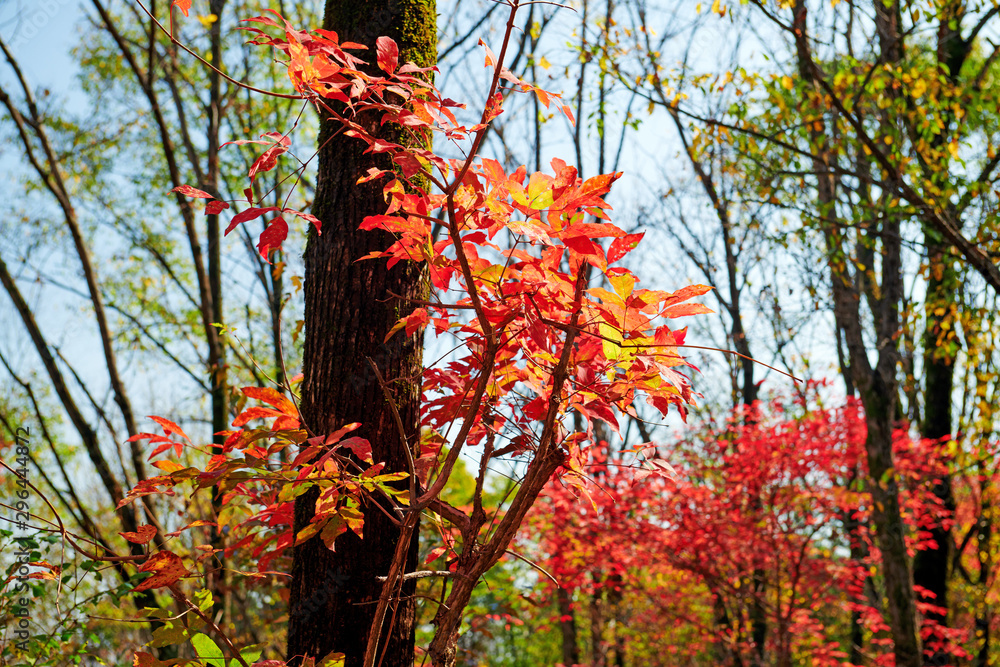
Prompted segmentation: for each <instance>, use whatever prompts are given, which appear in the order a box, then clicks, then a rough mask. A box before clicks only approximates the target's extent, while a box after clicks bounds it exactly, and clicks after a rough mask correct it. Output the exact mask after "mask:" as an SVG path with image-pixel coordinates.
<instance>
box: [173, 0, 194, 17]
mask: <svg viewBox="0 0 1000 667" xmlns="http://www.w3.org/2000/svg"><path fill="white" fill-rule="evenodd" d="M174 7H177V9H179V10H181V11H182V12H184V16H187V15H188V11H190V10H191V0H174Z"/></svg>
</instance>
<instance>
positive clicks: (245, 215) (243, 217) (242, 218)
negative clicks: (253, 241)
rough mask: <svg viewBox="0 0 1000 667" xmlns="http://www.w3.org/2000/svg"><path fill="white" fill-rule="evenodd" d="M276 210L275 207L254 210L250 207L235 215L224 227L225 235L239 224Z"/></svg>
mask: <svg viewBox="0 0 1000 667" xmlns="http://www.w3.org/2000/svg"><path fill="white" fill-rule="evenodd" d="M277 210H278V207H277V206H265V207H263V208H255V207H253V206H251V207H250V208H248V209H247V210H245V211H241V212H240V213H237V214H236V215H234V216H233V219H232V221H231V222H230V223H229V226H228V227H226V234H228V233H229V232H231V231H233V230H234V229H236V226H237V225H239V224H241V223H244V222H249V221H250V220H256V219H257V218H259V217H260V216H262V215H264V214H265V213H270V212H271V211H277Z"/></svg>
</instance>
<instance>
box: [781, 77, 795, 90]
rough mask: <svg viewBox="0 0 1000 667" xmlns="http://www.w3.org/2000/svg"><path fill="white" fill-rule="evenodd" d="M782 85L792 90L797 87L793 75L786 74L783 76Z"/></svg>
mask: <svg viewBox="0 0 1000 667" xmlns="http://www.w3.org/2000/svg"><path fill="white" fill-rule="evenodd" d="M781 85H782V87H783V88H784V89H785V90H791V89H792V88H794V87H795V82H794V81H793V80H792V77H790V76H788V75H785V76H783V77H781Z"/></svg>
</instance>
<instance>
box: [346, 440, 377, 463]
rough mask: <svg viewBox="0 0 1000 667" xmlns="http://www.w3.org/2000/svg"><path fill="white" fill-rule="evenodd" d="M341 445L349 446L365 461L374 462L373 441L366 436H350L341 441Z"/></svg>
mask: <svg viewBox="0 0 1000 667" xmlns="http://www.w3.org/2000/svg"><path fill="white" fill-rule="evenodd" d="M340 446H341V447H347V448H348V449H349V450H351V451H352V452H353V453H354V455H355V456H357V457H358V458H359V459H361V460H362V461H364V462H365V463H373V462H374V459H372V446H371V443H370V442H368V441H367V440H365V439H364V438H358V437H354V438H348V439H347V440H343V441H342V442H341V443H340Z"/></svg>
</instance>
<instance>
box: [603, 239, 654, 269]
mask: <svg viewBox="0 0 1000 667" xmlns="http://www.w3.org/2000/svg"><path fill="white" fill-rule="evenodd" d="M645 235H646V232H642V233H641V234H626V235H625V236H623V237H621V238H617V239H615V240H614V241H612V242H611V245H610V246H609V247H608V264H613V263H614V262H617V261H618V260H619V259H621V258H622V257H624V256H625V255H626V254H627V253H629V252H631V251H632V250H635V248H636V246H638V245H639V242H640V241H642V237H643V236H645Z"/></svg>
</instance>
